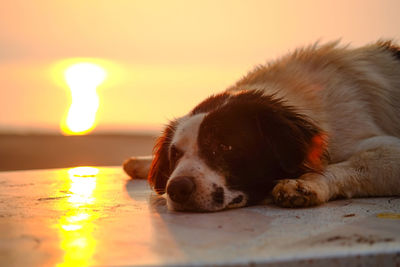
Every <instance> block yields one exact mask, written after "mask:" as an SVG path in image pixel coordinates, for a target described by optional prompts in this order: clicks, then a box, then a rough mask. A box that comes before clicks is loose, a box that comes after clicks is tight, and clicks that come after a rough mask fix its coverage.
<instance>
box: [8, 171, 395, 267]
mask: <svg viewBox="0 0 400 267" xmlns="http://www.w3.org/2000/svg"><path fill="white" fill-rule="evenodd" d="M0 188H1V191H0V266H92V265H102V266H104V265H105V266H109V265H113V266H144V265H146V266H177V265H182V266H183V265H185V266H186V265H191V266H243V265H246V266H321V265H323V266H324V267H328V266H335V267H336V266H354V265H360V266H399V265H400V198H399V197H391V198H370V199H353V200H340V201H334V202H330V203H328V204H325V205H323V206H320V207H315V208H309V209H282V208H278V207H276V206H275V205H273V204H265V205H260V206H253V207H247V208H242V209H236V210H227V211H223V212H216V213H178V212H171V211H168V210H167V208H166V206H165V202H164V199H163V198H160V197H157V196H156V195H155V194H154V193H152V192H151V191H150V189H149V187H148V185H147V183H146V181H143V180H134V181H132V180H129V178H128V177H127V176H126V175H125V174H124V173H123V172H122V171H121V169H120V168H119V167H110V168H106V167H98V168H93V167H92V168H71V169H53V170H34V171H10V172H0Z"/></svg>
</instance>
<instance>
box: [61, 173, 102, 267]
mask: <svg viewBox="0 0 400 267" xmlns="http://www.w3.org/2000/svg"><path fill="white" fill-rule="evenodd" d="M98 172H99V169H97V168H94V167H77V168H72V169H69V170H68V175H69V181H68V188H66V189H67V191H68V192H69V194H70V196H69V197H68V199H67V201H66V202H64V205H65V207H63V210H65V211H66V213H65V215H63V216H61V217H60V219H59V221H58V224H57V228H58V230H59V233H60V236H61V243H60V246H61V249H62V250H63V251H64V252H65V254H64V257H63V262H62V263H59V264H58V265H57V266H88V265H91V264H93V263H94V262H93V260H92V256H93V254H94V252H95V249H96V239H95V238H94V237H93V232H94V229H95V224H94V221H95V220H96V219H97V216H96V214H95V213H94V212H93V204H94V203H95V201H96V199H95V197H94V194H93V192H94V191H95V188H96V184H97V177H96V175H97V174H98Z"/></svg>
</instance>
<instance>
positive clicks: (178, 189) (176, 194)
mask: <svg viewBox="0 0 400 267" xmlns="http://www.w3.org/2000/svg"><path fill="white" fill-rule="evenodd" d="M194 189H195V184H194V181H193V178H192V177H190V176H179V177H175V178H174V179H172V180H171V181H170V182H169V184H168V186H167V194H168V195H169V197H170V198H171V200H172V201H174V202H176V203H183V202H185V201H186V200H188V199H189V197H190V195H191V194H192V193H193V191H194Z"/></svg>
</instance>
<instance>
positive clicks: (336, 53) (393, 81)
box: [124, 41, 400, 211]
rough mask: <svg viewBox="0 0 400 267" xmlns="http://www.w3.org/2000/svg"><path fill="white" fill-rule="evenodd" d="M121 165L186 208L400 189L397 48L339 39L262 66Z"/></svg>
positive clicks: (289, 202) (315, 201) (320, 199)
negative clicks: (345, 43) (148, 152)
mask: <svg viewBox="0 0 400 267" xmlns="http://www.w3.org/2000/svg"><path fill="white" fill-rule="evenodd" d="M124 169H125V171H126V172H127V174H128V175H130V176H131V177H133V178H145V177H148V181H149V183H150V185H151V187H152V188H153V189H154V190H155V191H156V192H157V193H158V194H164V193H165V196H166V199H167V205H168V207H169V209H172V210H181V211H189V210H190V211H218V210H222V209H227V208H238V207H243V206H247V205H252V204H257V203H260V202H261V201H262V200H264V199H265V198H267V197H268V196H272V199H273V200H274V202H275V203H276V204H277V205H279V206H282V207H308V206H314V205H319V204H321V203H324V202H326V201H329V200H333V199H337V198H351V197H367V196H393V195H400V48H399V47H398V46H396V45H394V44H393V43H392V42H389V41H387V42H382V41H380V42H377V43H375V44H372V45H368V46H364V47H361V48H357V49H350V48H348V47H342V46H340V45H338V43H336V42H334V43H329V44H325V45H312V46H310V47H307V48H303V49H298V50H296V51H295V52H294V53H292V54H289V55H287V56H285V57H283V58H281V59H279V60H277V61H274V62H271V63H270V64H267V65H262V66H258V67H256V68H255V69H254V70H253V71H251V72H250V73H248V74H247V75H246V76H245V77H244V78H242V79H241V80H239V81H238V82H237V83H236V84H235V85H233V86H232V87H230V88H228V89H227V90H226V91H224V92H223V93H220V94H216V95H213V96H211V97H209V98H207V99H205V100H204V101H203V102H201V103H200V104H199V105H197V106H196V107H195V108H194V109H193V110H191V111H190V112H189V113H188V114H187V115H185V116H183V117H181V118H178V119H176V120H173V121H171V122H170V123H169V125H168V126H167V127H166V128H165V130H164V132H163V134H162V135H161V136H160V137H159V138H158V141H157V143H156V145H155V147H154V156H153V157H148V158H135V157H133V158H131V159H129V160H127V161H126V162H125V163H124Z"/></svg>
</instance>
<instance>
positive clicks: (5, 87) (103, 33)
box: [0, 0, 400, 133]
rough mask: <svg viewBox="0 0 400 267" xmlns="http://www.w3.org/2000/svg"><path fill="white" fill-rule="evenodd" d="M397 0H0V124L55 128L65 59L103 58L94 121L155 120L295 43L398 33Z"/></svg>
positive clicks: (126, 128) (65, 101)
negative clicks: (103, 75) (103, 77)
mask: <svg viewBox="0 0 400 267" xmlns="http://www.w3.org/2000/svg"><path fill="white" fill-rule="evenodd" d="M399 10H400V1H398V0H390V1H389V0H387V1H386V0H374V1H372V0H334V1H324V0H312V1H311V0H304V1H295V0H292V1H288V0H277V1H267V0H264V1H251V0H248V1H233V0H231V1H218V0H213V1H171V0H168V1H132V0H116V1H111V0H109V1H101V0H85V1H81V0H69V1H51V0H48V1H44V0H37V1H27V0H24V1H19V0H13V1H2V3H1V8H0V131H2V132H4V131H7V132H10V131H16V132H27V131H28V132H32V131H33V132H41V131H47V132H55V133H57V132H60V130H59V125H60V121H61V120H62V118H63V116H64V115H65V114H66V111H67V109H68V107H69V105H70V102H69V101H70V98H69V93H68V90H69V89H68V87H67V85H66V83H65V81H63V80H62V79H61V78H60V77H59V73H57V71H60V70H59V69H57V66H60V64H61V63H60V62H63V61H65V60H68V59H71V58H96V59H98V60H100V61H101V60H103V61H104V62H106V63H105V66H104V67H105V69H106V70H107V71H108V76H107V79H108V81H105V82H104V84H102V85H100V86H99V87H98V89H97V92H98V95H99V98H100V108H99V111H98V113H97V121H98V124H97V128H96V129H95V131H98V132H101V131H107V132H130V131H133V132H137V131H153V130H157V129H159V128H160V125H163V124H165V123H167V121H168V120H169V119H172V118H174V117H178V116H181V115H184V114H185V113H186V112H188V111H189V110H190V109H191V108H192V107H193V106H194V105H195V104H196V103H198V102H199V101H201V100H202V99H203V98H205V97H206V96H208V95H210V94H212V93H217V92H219V91H221V90H224V89H225V88H226V87H227V86H229V85H231V84H232V83H234V82H235V81H236V80H237V79H239V78H240V77H241V76H242V75H243V74H245V73H246V72H247V71H249V70H250V69H251V68H252V67H253V66H254V65H256V64H260V63H265V62H266V61H267V60H271V59H275V58H277V57H278V56H280V55H283V54H285V53H287V52H289V51H291V50H293V49H294V48H296V47H298V46H302V45H307V44H310V43H313V42H315V41H317V40H321V41H322V42H324V41H330V40H334V39H339V38H340V39H341V40H342V43H346V44H347V43H351V44H352V45H354V46H358V45H362V44H366V43H370V42H372V41H375V40H377V39H379V38H390V39H394V40H397V41H400V28H399V25H400V16H399ZM57 75H58V76H57Z"/></svg>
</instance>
